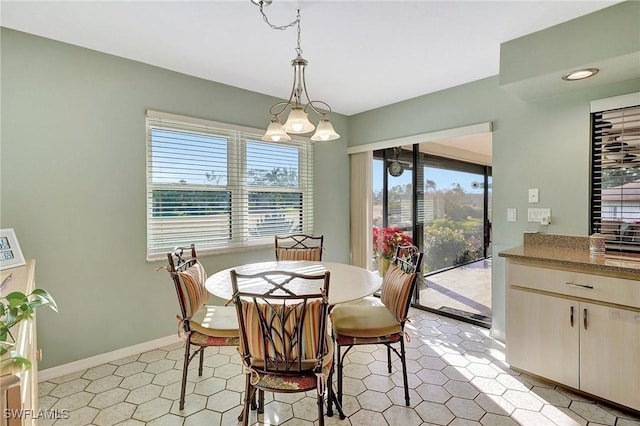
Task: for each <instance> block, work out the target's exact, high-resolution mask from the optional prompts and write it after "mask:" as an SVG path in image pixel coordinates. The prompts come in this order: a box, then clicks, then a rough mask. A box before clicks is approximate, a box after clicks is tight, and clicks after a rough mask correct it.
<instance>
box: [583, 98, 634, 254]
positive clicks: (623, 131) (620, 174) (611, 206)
mask: <svg viewBox="0 0 640 426" xmlns="http://www.w3.org/2000/svg"><path fill="white" fill-rule="evenodd" d="M632 99H635V98H632ZM634 102H635V101H634ZM592 110H593V108H592ZM591 117H592V149H591V153H592V155H591V157H592V164H591V170H592V173H591V232H592V233H598V232H599V233H602V234H604V235H605V238H606V246H607V250H613V251H626V252H640V105H633V106H626V107H623V108H615V109H607V110H603V111H595V112H593V111H592V114H591Z"/></svg>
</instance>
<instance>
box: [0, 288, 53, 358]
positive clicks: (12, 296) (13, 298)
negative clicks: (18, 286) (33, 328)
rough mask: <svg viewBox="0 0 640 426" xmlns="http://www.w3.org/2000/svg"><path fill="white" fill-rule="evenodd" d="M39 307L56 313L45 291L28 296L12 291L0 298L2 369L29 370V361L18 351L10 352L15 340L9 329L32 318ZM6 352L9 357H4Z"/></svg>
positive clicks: (50, 298) (0, 352)
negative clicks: (7, 366)
mask: <svg viewBox="0 0 640 426" xmlns="http://www.w3.org/2000/svg"><path fill="white" fill-rule="evenodd" d="M41 306H49V307H50V308H51V309H53V310H54V311H55V312H58V307H57V305H56V302H55V300H53V297H51V295H50V294H49V293H48V292H47V291H46V290H42V289H40V288H36V289H34V290H33V291H32V292H31V293H30V294H24V293H21V292H19V291H14V292H12V293H9V294H7V295H6V296H4V297H0V357H1V358H0V365H1V366H2V367H3V368H4V367H5V366H6V364H13V365H18V366H24V367H25V368H27V369H29V368H31V361H29V360H28V359H27V358H25V357H24V356H23V355H22V354H20V353H18V351H15V350H12V348H13V347H14V346H15V338H14V336H13V334H11V329H12V328H13V327H15V326H16V325H18V324H19V323H20V322H21V321H24V320H27V319H31V318H33V314H34V312H35V310H36V308H39V307H41ZM7 352H9V356H8V357H4V355H5V354H6V353H7Z"/></svg>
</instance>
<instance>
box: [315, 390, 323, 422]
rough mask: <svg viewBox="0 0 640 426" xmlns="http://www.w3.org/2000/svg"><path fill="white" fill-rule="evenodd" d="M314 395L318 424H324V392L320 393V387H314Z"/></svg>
mask: <svg viewBox="0 0 640 426" xmlns="http://www.w3.org/2000/svg"><path fill="white" fill-rule="evenodd" d="M316 393H317V395H316V397H317V401H316V402H317V404H318V426H324V394H322V393H320V389H316Z"/></svg>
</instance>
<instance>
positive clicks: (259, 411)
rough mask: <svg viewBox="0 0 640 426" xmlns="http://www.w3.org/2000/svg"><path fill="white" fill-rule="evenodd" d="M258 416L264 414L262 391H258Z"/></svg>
mask: <svg viewBox="0 0 640 426" xmlns="http://www.w3.org/2000/svg"><path fill="white" fill-rule="evenodd" d="M258 414H264V391H263V390H262V389H260V390H259V391H258Z"/></svg>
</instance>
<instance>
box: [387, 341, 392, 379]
mask: <svg viewBox="0 0 640 426" xmlns="http://www.w3.org/2000/svg"><path fill="white" fill-rule="evenodd" d="M386 346H387V370H389V374H391V346H390V345H389V344H387V345H386Z"/></svg>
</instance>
